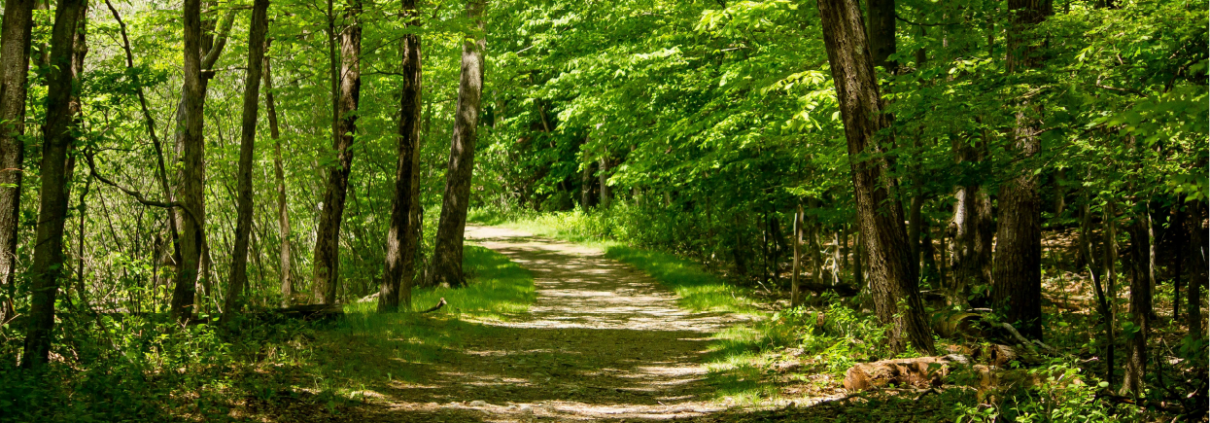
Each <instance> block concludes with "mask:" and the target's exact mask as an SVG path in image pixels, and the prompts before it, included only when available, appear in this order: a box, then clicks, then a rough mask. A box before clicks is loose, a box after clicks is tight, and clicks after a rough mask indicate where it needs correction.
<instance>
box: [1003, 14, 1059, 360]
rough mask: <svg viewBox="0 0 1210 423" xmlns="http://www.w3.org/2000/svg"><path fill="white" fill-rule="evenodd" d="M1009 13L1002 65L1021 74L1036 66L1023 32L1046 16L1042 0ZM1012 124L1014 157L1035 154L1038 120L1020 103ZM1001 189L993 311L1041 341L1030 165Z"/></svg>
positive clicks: (1036, 206) (1037, 221) (1038, 242)
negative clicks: (1004, 56)
mask: <svg viewBox="0 0 1210 423" xmlns="http://www.w3.org/2000/svg"><path fill="white" fill-rule="evenodd" d="M1008 9H1009V13H1010V14H1011V15H1012V20H1013V24H1012V26H1011V27H1010V29H1009V32H1008V37H1009V42H1008V58H1007V61H1008V63H1007V67H1008V71H1009V72H1021V71H1023V70H1025V69H1026V68H1033V67H1037V66H1039V65H1040V64H1041V59H1040V58H1039V57H1037V54H1036V52H1035V50H1036V47H1035V46H1034V44H1035V43H1036V40H1034V39H1033V38H1032V37H1031V36H1030V35H1029V34H1028V32H1029V31H1030V30H1032V28H1033V27H1034V26H1035V25H1036V24H1038V23H1040V22H1042V20H1044V19H1045V18H1046V17H1047V16H1049V15H1050V14H1051V12H1052V11H1051V3H1050V2H1049V1H1046V0H1010V1H1009V3H1008ZM1021 107H1022V109H1021V110H1018V111H1017V116H1016V126H1015V127H1014V128H1013V131H1012V138H1013V145H1012V149H1013V150H1015V153H1016V155H1017V156H1018V157H1019V158H1020V159H1021V160H1024V161H1028V160H1029V159H1030V158H1032V157H1033V156H1035V155H1036V154H1038V151H1039V150H1041V148H1042V144H1041V140H1040V139H1039V138H1038V128H1037V125H1038V121H1037V118H1036V117H1033V116H1030V115H1029V112H1028V109H1033V108H1035V106H1032V105H1030V104H1028V102H1025V104H1022V105H1021ZM1019 172H1020V173H1019V174H1018V175H1017V176H1016V177H1015V178H1014V179H1012V180H1010V181H1008V182H1007V183H1006V184H1005V185H1004V186H1003V187H1001V189H1000V197H999V204H1000V222H999V224H1000V225H999V228H998V229H997V231H996V232H997V233H996V239H997V241H996V242H997V244H996V253H995V254H996V257H995V259H994V260H993V263H994V268H993V269H992V281H993V283H994V286H993V289H992V301H993V304H994V305H995V310H996V312H998V313H1001V314H1003V315H1004V316H1005V317H1006V318H1007V320H1008V322H1010V323H1012V324H1013V325H1015V326H1016V327H1017V329H1019V330H1020V331H1021V334H1022V335H1025V336H1027V337H1031V338H1034V339H1042V320H1041V319H1042V215H1041V207H1040V206H1041V199H1040V198H1039V195H1038V179H1037V176H1036V175H1035V173H1034V172H1033V169H1030V168H1026V169H1022V170H1020V171H1019Z"/></svg>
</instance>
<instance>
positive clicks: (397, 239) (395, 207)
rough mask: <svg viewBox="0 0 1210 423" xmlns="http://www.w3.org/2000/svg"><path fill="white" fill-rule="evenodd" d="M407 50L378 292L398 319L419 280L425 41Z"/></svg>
mask: <svg viewBox="0 0 1210 423" xmlns="http://www.w3.org/2000/svg"><path fill="white" fill-rule="evenodd" d="M403 14H404V16H406V17H407V19H409V21H408V23H407V25H408V26H410V27H416V26H418V25H419V24H420V23H419V21H418V20H417V16H418V15H419V14H418V12H417V11H416V0H403ZM402 43H403V45H402V46H401V50H402V51H403V54H402V56H403V57H402V61H403V66H402V70H403V84H402V85H403V86H402V87H401V88H400V91H401V93H400V97H399V98H400V102H399V144H398V150H397V152H398V157H397V161H396V164H395V198H394V200H393V201H391V226H390V229H388V230H387V253H386V271H385V272H384V273H385V274H384V275H383V281H382V287H381V289H380V290H379V292H378V311H380V312H388V313H393V312H396V311H399V305H400V304H401V303H402V304H403V308H404V310H411V309H412V282H413V281H414V280H415V276H416V248H417V247H418V246H419V242H420V239H419V237H418V236H417V232H418V231H420V230H421V228H420V213H421V210H420V119H421V116H420V114H421V112H422V110H421V98H420V96H421V93H422V91H421V89H422V86H423V85H422V84H423V79H422V78H423V75H424V72H423V69H422V68H421V65H422V63H421V58H420V36H419V35H416V34H408V35H405V36H404V37H403V41H402Z"/></svg>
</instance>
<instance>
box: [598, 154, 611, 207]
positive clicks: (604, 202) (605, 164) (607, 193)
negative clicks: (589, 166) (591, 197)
mask: <svg viewBox="0 0 1210 423" xmlns="http://www.w3.org/2000/svg"><path fill="white" fill-rule="evenodd" d="M608 172H609V158H608V157H604V156H602V157H601V158H600V159H599V160H597V178H598V179H599V181H598V184H599V187H600V192H601V202H600V206H601V208H603V209H607V208H609V202H610V200H611V199H613V192H612V191H613V190H611V189H609V184H607V182H609V174H608Z"/></svg>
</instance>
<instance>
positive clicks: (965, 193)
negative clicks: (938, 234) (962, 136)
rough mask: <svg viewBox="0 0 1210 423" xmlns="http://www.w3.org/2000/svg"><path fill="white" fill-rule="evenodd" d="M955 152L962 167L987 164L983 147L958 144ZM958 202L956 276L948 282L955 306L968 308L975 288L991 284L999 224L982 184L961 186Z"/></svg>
mask: <svg viewBox="0 0 1210 423" xmlns="http://www.w3.org/2000/svg"><path fill="white" fill-rule="evenodd" d="M953 148H954V161H955V164H956V165H958V166H959V167H963V164H967V163H969V164H975V163H978V162H981V161H982V160H983V149H984V148H985V147H984V146H983V145H982V143H980V144H979V145H974V146H972V145H967V144H966V141H965V140H957V141H955V142H954V145H953ZM967 166H969V165H967ZM954 199H955V200H956V201H955V202H954V218H953V225H954V226H953V228H954V235H953V242H952V243H951V245H952V248H953V252H952V253H951V254H950V263H949V265H950V268H951V269H953V275H952V277H950V278H948V281H949V284H948V286H947V289H946V291H947V295H949V296H950V300H951V302H957V303H960V304H965V303H966V302H967V297H968V296H969V294H970V288H971V287H972V286H985V285H987V284H989V283H991V273H992V269H991V265H992V236H993V235H994V234H995V231H996V222H995V219H993V217H992V202H991V198H990V196H988V194H987V191H986V190H985V189H983V188H982V187H981V186H979V185H978V184H975V183H972V182H970V181H968V182H965V183H963V184H961V185H959V186H958V189H957V190H956V191H955V193H954Z"/></svg>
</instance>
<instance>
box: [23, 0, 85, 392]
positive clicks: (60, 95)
mask: <svg viewBox="0 0 1210 423" xmlns="http://www.w3.org/2000/svg"><path fill="white" fill-rule="evenodd" d="M86 11H87V3H85V2H84V1H83V0H60V1H59V4H58V7H57V8H56V10H55V24H54V28H53V29H52V30H51V59H50V60H51V63H52V64H55V65H57V66H55V67H54V69H53V70H52V71H51V73H50V78H49V79H48V82H49V83H48V87H47V88H48V93H47V99H46V126H45V128H46V134H47V137H46V140H45V141H44V145H43V150H42V169H41V173H42V187H41V191H40V193H41V199H40V205H41V214H40V215H39V216H38V229H37V241H36V243H35V244H34V259H33V264H32V265H31V267H30V274H31V279H32V281H31V282H32V285H33V287H32V292H33V296H32V299H31V303H30V309H29V328H28V330H27V332H26V336H25V351H24V354H23V355H22V356H21V366H22V367H25V368H33V367H40V366H41V365H42V364H45V363H46V362H47V360H48V359H49V356H50V344H51V338H52V336H53V330H54V324H55V297H56V296H57V295H58V292H59V279H60V278H61V277H62V276H64V266H63V264H64V263H63V226H64V224H65V223H66V220H67V197H66V194H67V184H68V182H69V181H68V178H69V175H67V173H66V168H67V149H68V148H69V147H70V146H71V143H72V142H73V137H72V134H71V126H72V121H73V115H72V111H71V109H72V105H71V98H72V89H73V84H72V83H73V79H74V77H75V75H74V72H73V71H74V67H73V66H72V58H73V56H74V55H75V47H74V45H75V38H76V32H77V28H78V21H79V20H80V19H82V18H83V16H84V15H85V13H86Z"/></svg>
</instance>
